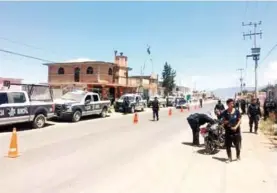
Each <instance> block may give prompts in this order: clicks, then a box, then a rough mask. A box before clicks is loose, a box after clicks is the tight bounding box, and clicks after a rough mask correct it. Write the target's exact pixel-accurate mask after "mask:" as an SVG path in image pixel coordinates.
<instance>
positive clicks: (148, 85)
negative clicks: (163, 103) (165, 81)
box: [128, 74, 158, 97]
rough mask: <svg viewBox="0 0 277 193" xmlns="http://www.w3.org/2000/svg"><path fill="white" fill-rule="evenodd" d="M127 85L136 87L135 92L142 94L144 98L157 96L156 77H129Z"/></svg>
mask: <svg viewBox="0 0 277 193" xmlns="http://www.w3.org/2000/svg"><path fill="white" fill-rule="evenodd" d="M128 81H129V85H130V86H134V87H137V90H136V92H138V93H142V94H143V95H144V96H145V97H150V96H155V95H157V94H158V76H157V75H155V74H152V75H150V76H129V80H128Z"/></svg>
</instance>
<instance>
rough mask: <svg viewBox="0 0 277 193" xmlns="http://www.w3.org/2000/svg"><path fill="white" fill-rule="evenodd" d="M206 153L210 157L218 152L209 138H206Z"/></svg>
mask: <svg viewBox="0 0 277 193" xmlns="http://www.w3.org/2000/svg"><path fill="white" fill-rule="evenodd" d="M205 151H206V153H207V154H210V155H212V154H214V153H215V152H216V151H217V147H216V145H215V144H214V143H213V142H212V140H211V139H209V138H205Z"/></svg>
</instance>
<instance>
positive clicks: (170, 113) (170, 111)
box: [168, 108, 172, 116]
mask: <svg viewBox="0 0 277 193" xmlns="http://www.w3.org/2000/svg"><path fill="white" fill-rule="evenodd" d="M171 115H172V109H171V108H169V110H168V116H171Z"/></svg>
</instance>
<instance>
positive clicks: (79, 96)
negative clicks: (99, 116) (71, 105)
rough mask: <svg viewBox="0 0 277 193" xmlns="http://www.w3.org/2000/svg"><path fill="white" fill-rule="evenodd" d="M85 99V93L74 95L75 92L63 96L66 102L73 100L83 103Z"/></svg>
mask: <svg viewBox="0 0 277 193" xmlns="http://www.w3.org/2000/svg"><path fill="white" fill-rule="evenodd" d="M84 97H85V93H84V94H83V93H73V92H68V93H66V94H65V95H63V96H62V97H61V98H62V99H64V100H72V101H76V102H81V101H82V99H83V98H84Z"/></svg>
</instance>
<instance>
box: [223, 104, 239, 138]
mask: <svg viewBox="0 0 277 193" xmlns="http://www.w3.org/2000/svg"><path fill="white" fill-rule="evenodd" d="M221 116H222V119H223V120H224V121H228V123H225V124H224V128H225V131H226V135H232V134H240V126H239V127H238V128H237V130H236V131H233V130H232V129H231V127H234V126H236V125H237V123H238V121H239V120H240V119H241V114H240V112H239V110H238V109H235V112H234V113H229V112H228V110H225V111H224V112H223V113H222V115H221Z"/></svg>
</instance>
